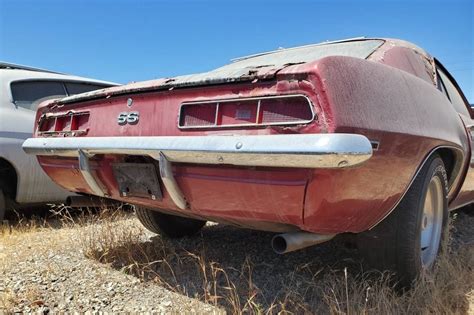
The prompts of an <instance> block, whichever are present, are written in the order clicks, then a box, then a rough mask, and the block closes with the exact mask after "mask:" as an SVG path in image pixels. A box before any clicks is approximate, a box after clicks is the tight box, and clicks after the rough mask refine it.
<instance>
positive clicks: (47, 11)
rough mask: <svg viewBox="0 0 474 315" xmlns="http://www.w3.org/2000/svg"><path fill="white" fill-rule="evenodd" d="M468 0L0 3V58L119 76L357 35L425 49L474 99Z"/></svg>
mask: <svg viewBox="0 0 474 315" xmlns="http://www.w3.org/2000/svg"><path fill="white" fill-rule="evenodd" d="M473 3H474V1H473V0H432V1H428V0H411V1H394V0H385V1H384V0H378V1H364V0H359V1H349V0H333V1H303V0H293V1H292V0H287V1H256V0H254V1H245V0H241V1H230V0H229V1H223V0H221V1H210V0H209V1H204V0H201V1H199V0H195V1H191V0H188V1H177V0H175V1H151V0H146V1H139V0H134V1H133V0H113V1H112V0H110V1H106V0H102V1H100V0H96V1H88V0H85V1H80V0H63V1H60V0H0V60H2V61H7V62H12V63H19V64H24V65H30V66H34V67H40V68H46V69H51V70H56V71H60V72H65V73H70V74H75V75H80V76H86V77H91V78H96V79H103V80H108V81H114V82H118V83H127V82H131V81H142V80H149V79H155V78H161V77H170V76H176V75H182V74H189V73H196V72H203V71H208V70H211V69H213V68H216V67H219V66H221V65H224V64H226V63H228V62H229V60H230V59H232V58H235V57H239V56H243V55H248V54H252V53H257V52H262V51H267V50H274V49H277V48H279V47H293V46H298V45H304V44H311V43H318V42H322V41H326V40H337V39H342V38H351V37H359V36H367V37H390V38H400V39H404V40H408V41H410V42H413V43H415V44H416V45H418V46H420V47H422V48H424V49H425V50H426V51H428V52H429V53H430V54H431V55H433V56H435V57H437V58H438V60H440V61H441V63H443V64H444V66H445V67H446V68H447V69H448V71H450V72H451V74H452V75H453V76H454V77H455V79H456V80H457V82H458V84H459V85H460V86H461V89H462V90H463V91H464V93H465V95H466V97H467V98H468V100H469V101H470V102H471V103H474V78H473V77H474V75H473V73H474V49H473V45H474V39H473V37H474V24H473V15H474V14H473V9H474V5H473Z"/></svg>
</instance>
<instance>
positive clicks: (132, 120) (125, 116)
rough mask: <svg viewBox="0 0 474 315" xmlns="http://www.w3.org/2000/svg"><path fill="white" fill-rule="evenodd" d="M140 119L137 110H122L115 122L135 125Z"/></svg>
mask: <svg viewBox="0 0 474 315" xmlns="http://www.w3.org/2000/svg"><path fill="white" fill-rule="evenodd" d="M139 119H140V114H139V113H138V112H129V113H127V112H122V113H120V114H119V115H118V117H117V122H118V124H119V125H126V124H130V125H135V124H137V123H138V120H139Z"/></svg>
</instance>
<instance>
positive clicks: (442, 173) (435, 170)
mask: <svg viewBox="0 0 474 315" xmlns="http://www.w3.org/2000/svg"><path fill="white" fill-rule="evenodd" d="M436 176H437V177H439V179H440V180H441V185H442V188H443V193H444V194H443V210H442V211H443V213H442V216H443V217H442V227H441V231H440V233H441V236H440V244H439V246H438V252H437V253H436V255H438V254H439V252H440V250H441V249H442V247H443V246H442V245H443V242H444V240H445V237H446V234H447V227H448V199H447V195H448V179H447V174H446V170H445V168H444V163H443V160H442V159H441V158H440V157H439V156H437V155H435V156H434V157H433V158H432V159H431V161H430V163H429V165H428V169H427V171H426V173H425V174H424V176H423V178H422V180H423V185H422V191H421V194H420V198H419V199H418V205H417V207H416V209H417V211H416V214H417V215H416V225H415V227H416V231H415V235H416V238H415V240H414V241H415V244H414V245H415V246H414V249H415V253H414V256H415V259H416V261H415V263H416V264H417V266H416V268H417V269H418V270H420V271H421V270H422V269H423V266H422V263H421V225H422V220H423V211H424V203H425V199H426V195H427V193H428V188H429V184H430V182H431V180H432V179H433V178H434V177H436Z"/></svg>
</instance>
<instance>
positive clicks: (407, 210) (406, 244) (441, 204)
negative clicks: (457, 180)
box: [359, 154, 448, 288]
mask: <svg viewBox="0 0 474 315" xmlns="http://www.w3.org/2000/svg"><path fill="white" fill-rule="evenodd" d="M447 182H448V181H447V175H446V170H445V168H444V164H443V161H442V159H441V158H440V157H439V156H438V155H437V154H436V155H433V156H432V157H431V158H429V159H428V161H427V162H426V163H425V165H424V166H423V168H422V169H421V171H420V172H419V173H418V175H417V177H416V178H415V180H414V181H413V183H412V185H411V186H410V188H409V189H408V191H407V193H406V194H405V196H404V197H403V199H402V201H401V202H400V203H399V204H398V206H397V207H396V208H395V210H394V211H393V212H392V213H391V214H390V215H389V216H388V217H387V218H385V219H384V220H383V221H382V222H381V223H379V224H378V225H377V226H376V227H374V228H373V229H372V230H370V231H367V232H364V233H362V234H360V235H359V248H360V249H361V251H362V252H363V253H364V256H365V258H366V261H367V263H368V264H369V265H370V266H371V267H374V268H376V269H379V270H381V271H384V270H389V271H392V272H395V280H396V281H397V283H398V284H399V286H401V287H402V288H403V287H409V286H410V285H411V284H412V283H413V281H414V280H415V279H416V278H417V277H419V275H420V274H421V273H422V272H423V271H424V270H430V269H431V268H432V267H433V265H434V262H435V259H436V257H437V255H438V253H439V250H440V249H441V246H442V242H443V239H444V238H445V237H446V236H447V221H448V205H447V190H448V188H447V187H448V185H447Z"/></svg>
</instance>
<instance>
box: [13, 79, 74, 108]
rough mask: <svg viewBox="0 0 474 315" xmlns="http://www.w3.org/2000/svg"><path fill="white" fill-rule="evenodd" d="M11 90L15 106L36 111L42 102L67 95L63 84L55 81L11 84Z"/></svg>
mask: <svg viewBox="0 0 474 315" xmlns="http://www.w3.org/2000/svg"><path fill="white" fill-rule="evenodd" d="M11 90H12V97H13V102H14V103H15V105H16V106H19V107H23V108H26V109H31V110H36V108H37V107H38V105H39V103H41V102H42V101H44V100H47V99H50V98H61V97H65V96H66V95H67V94H66V90H65V89H64V85H63V83H62V82H56V81H23V82H13V83H12V84H11Z"/></svg>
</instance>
